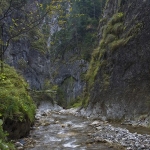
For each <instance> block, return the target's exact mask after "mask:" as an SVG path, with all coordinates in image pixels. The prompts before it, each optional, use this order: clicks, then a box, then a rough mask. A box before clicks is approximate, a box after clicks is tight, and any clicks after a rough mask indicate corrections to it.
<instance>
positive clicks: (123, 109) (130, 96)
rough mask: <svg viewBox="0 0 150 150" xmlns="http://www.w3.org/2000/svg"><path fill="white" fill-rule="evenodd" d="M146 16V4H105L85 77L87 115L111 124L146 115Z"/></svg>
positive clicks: (140, 0)
mask: <svg viewBox="0 0 150 150" xmlns="http://www.w3.org/2000/svg"><path fill="white" fill-rule="evenodd" d="M149 16H150V1H148V0H132V1H130V0H126V1H124V0H122V1H117V0H116V1H113V0H109V1H108V2H107V6H106V8H105V11H104V16H103V19H102V20H101V21H100V31H99V36H100V44H99V47H98V48H97V49H96V50H94V52H93V56H92V60H91V63H90V68H89V71H88V73H87V82H88V86H87V91H88V92H89V93H90V94H89V96H87V97H89V105H88V108H87V110H92V111H91V114H95V115H97V116H106V118H107V119H112V120H113V119H117V120H118V119H125V118H130V119H137V118H138V117H139V116H140V115H145V114H149V112H150V105H149V103H150V92H149V91H150V74H149V73H150V27H149V22H150V17H149ZM95 66H96V67H95ZM91 71H92V72H94V74H91V73H90V72H91Z"/></svg>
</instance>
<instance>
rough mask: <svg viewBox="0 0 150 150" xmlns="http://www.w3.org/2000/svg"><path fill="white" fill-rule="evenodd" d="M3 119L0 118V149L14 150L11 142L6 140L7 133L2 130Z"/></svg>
mask: <svg viewBox="0 0 150 150" xmlns="http://www.w3.org/2000/svg"><path fill="white" fill-rule="evenodd" d="M2 125H3V121H2V120H1V119H0V150H15V147H14V145H13V144H12V143H10V142H8V141H7V138H6V136H7V133H6V132H5V131H3V127H2Z"/></svg>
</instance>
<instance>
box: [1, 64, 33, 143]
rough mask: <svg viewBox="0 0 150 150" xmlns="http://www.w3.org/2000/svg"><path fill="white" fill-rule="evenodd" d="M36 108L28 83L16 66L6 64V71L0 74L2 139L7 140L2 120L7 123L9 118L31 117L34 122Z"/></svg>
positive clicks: (21, 119) (24, 118) (23, 118)
mask: <svg viewBox="0 0 150 150" xmlns="http://www.w3.org/2000/svg"><path fill="white" fill-rule="evenodd" d="M35 108H36V107H35V105H34V103H33V101H32V99H31V97H30V95H29V92H28V84H27V83H26V82H25V81H24V79H23V77H21V75H18V74H17V73H16V71H15V69H14V68H12V67H9V66H8V65H5V73H1V74H0V123H1V124H0V126H1V127H0V128H1V129H0V130H1V131H0V132H1V133H0V139H2V141H3V140H4V141H5V136H4V135H5V134H3V131H2V122H3V123H5V120H7V119H10V120H12V121H14V122H15V121H17V120H18V121H20V122H23V121H26V119H29V120H30V122H33V121H34V115H35ZM10 128H11V127H10ZM0 143H1V142H0Z"/></svg>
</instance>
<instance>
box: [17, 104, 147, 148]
mask: <svg viewBox="0 0 150 150" xmlns="http://www.w3.org/2000/svg"><path fill="white" fill-rule="evenodd" d="M35 117H36V122H35V125H34V126H33V127H32V129H31V131H30V135H29V137H27V138H24V139H20V140H19V141H18V142H16V143H17V144H16V147H17V149H18V150H19V149H20V150H21V149H24V150H123V149H127V150H142V149H144V150H150V135H147V134H138V133H136V132H135V133H131V132H130V131H129V130H128V129H126V128H120V127H114V126H112V125H110V124H109V123H108V122H104V121H100V120H91V119H87V118H83V117H81V116H75V115H73V114H72V113H68V111H66V110H63V109H62V108H61V107H59V106H55V107H54V106H51V105H50V104H46V103H43V104H42V105H41V106H40V107H39V108H38V109H37V113H36V116H35Z"/></svg>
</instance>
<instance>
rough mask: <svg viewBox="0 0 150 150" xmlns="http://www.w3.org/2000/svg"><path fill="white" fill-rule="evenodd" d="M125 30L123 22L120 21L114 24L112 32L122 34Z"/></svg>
mask: <svg viewBox="0 0 150 150" xmlns="http://www.w3.org/2000/svg"><path fill="white" fill-rule="evenodd" d="M122 32H123V23H122V22H119V23H116V24H114V25H113V28H112V33H114V34H115V35H120V34H121V33H122Z"/></svg>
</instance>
